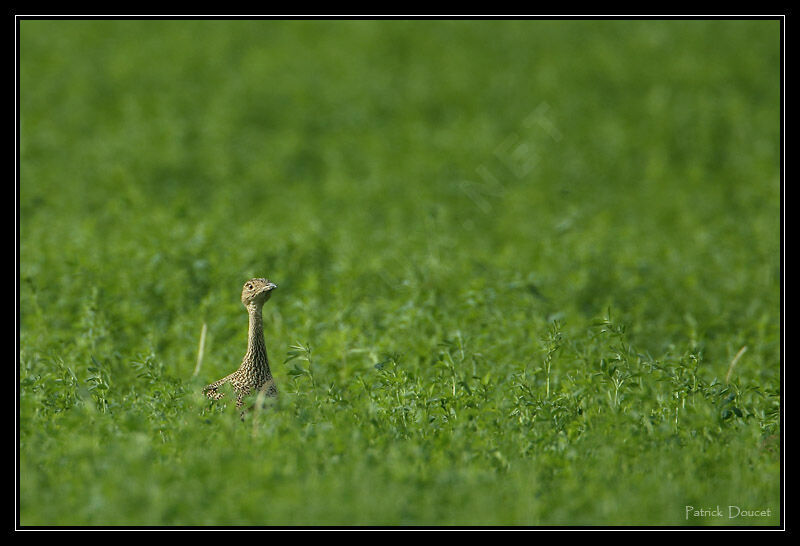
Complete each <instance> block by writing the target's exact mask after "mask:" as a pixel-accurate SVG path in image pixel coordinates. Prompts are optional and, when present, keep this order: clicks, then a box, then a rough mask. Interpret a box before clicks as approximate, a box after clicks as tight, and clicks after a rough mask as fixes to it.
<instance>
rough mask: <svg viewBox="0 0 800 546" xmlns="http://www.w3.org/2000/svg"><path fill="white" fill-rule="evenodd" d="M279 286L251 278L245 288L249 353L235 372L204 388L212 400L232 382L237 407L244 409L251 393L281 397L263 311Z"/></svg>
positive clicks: (244, 299)
mask: <svg viewBox="0 0 800 546" xmlns="http://www.w3.org/2000/svg"><path fill="white" fill-rule="evenodd" d="M277 287H278V285H276V284H275V283H273V282H271V281H269V280H267V279H261V278H259V279H250V280H249V281H247V282H246V283H244V286H243V287H242V304H243V305H244V306H245V308H246V309H247V314H248V316H249V327H248V330H247V352H246V353H245V354H244V358H243V359H242V364H241V365H240V366H239V369H237V370H236V371H235V372H233V373H232V374H230V375H226V376H225V377H223V378H222V379H220V380H219V381H215V382H213V383H211V384H210V385H206V386H205V387H203V393H204V394H205V395H206V396H207V397H208V398H210V399H212V400H219V399H221V398H222V397H224V396H225V393H224V392H220V390H219V389H220V387H222V385H224V384H226V383H230V384H231V386H232V387H233V390H234V392H235V393H236V407H237V408H239V409H241V407H242V405H243V404H244V399H245V397H246V396H248V395H249V394H253V393H255V394H259V393H263V394H264V395H265V396H277V395H278V389H277V387H276V386H275V381H274V380H273V378H272V372H271V371H270V369H269V359H268V358H267V347H266V345H265V344H264V327H263V323H262V319H261V311H262V308H263V307H264V303H266V301H267V300H269V298H270V296H271V295H272V291H273V290H275V289H276V288H277Z"/></svg>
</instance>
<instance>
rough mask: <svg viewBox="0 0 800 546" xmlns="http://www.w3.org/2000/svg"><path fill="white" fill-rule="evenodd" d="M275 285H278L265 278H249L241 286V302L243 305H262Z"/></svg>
mask: <svg viewBox="0 0 800 546" xmlns="http://www.w3.org/2000/svg"><path fill="white" fill-rule="evenodd" d="M277 287H278V285H276V284H275V283H272V282H270V281H268V280H267V279H250V280H249V281H247V282H246V283H244V286H243V287H242V303H243V304H244V305H245V307H247V306H250V305H262V304H263V303H264V302H265V301H267V300H268V299H269V296H270V294H272V291H273V290H275V289H276V288H277Z"/></svg>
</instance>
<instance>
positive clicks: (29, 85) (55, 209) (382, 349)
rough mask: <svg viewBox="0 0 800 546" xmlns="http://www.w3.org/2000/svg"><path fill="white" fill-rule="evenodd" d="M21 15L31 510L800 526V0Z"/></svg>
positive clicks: (24, 494)
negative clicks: (251, 315)
mask: <svg viewBox="0 0 800 546" xmlns="http://www.w3.org/2000/svg"><path fill="white" fill-rule="evenodd" d="M19 43H20V50H19V53H20V58H19V59H20V61H19V75H20V82H19V83H20V95H19V112H20V140H19V145H20V148H19V154H20V171H19V173H20V183H19V200H18V204H19V362H18V370H19V391H18V392H19V413H18V415H19V484H18V485H19V502H20V504H19V512H18V514H19V524H21V525H23V526H39V525H124V526H131V525H278V526H283V525H457V526H462V525H525V526H528V525H533V526H538V525H773V526H774V525H778V524H779V523H780V520H781V512H780V509H781V504H780V493H781V487H780V484H781V482H780V479H781V475H780V468H781V467H780V452H781V450H780V447H781V446H780V426H781V423H780V404H781V345H780V342H781V292H780V284H781V260H780V257H781V229H780V228H781V225H780V204H781V201H780V198H781V177H780V157H781V156H780V145H781V141H780V123H779V121H780V97H781V95H780V93H781V88H780V70H781V57H780V22H779V21H768V20H764V21H719V20H717V21H633V20H629V21H617V22H615V21H574V20H573V21H451V22H448V21H416V22H404V21H303V22H290V21H66V20H61V21H59V20H55V21H37V20H23V21H21V22H20V36H19ZM250 277H268V278H269V279H271V280H273V281H274V282H276V283H277V284H278V286H279V288H278V289H277V290H276V291H275V293H274V294H273V296H272V299H271V300H270V301H269V302H268V303H267V304H266V306H265V308H264V327H265V333H266V342H267V348H268V350H269V354H270V358H271V363H272V371H273V374H274V375H275V378H276V382H277V385H278V389H279V391H280V396H279V397H278V399H277V400H275V401H271V402H269V403H268V404H267V407H266V408H265V409H264V410H263V411H261V412H255V413H251V414H249V415H248V417H247V418H246V419H245V421H244V422H242V421H240V419H239V416H238V412H237V411H236V409H235V408H234V407H233V404H232V403H231V402H230V400H228V403H227V404H225V403H219V402H217V403H213V402H210V401H208V400H206V399H205V398H204V397H203V395H202V393H201V392H200V391H201V388H202V387H203V385H205V384H206V383H210V382H211V381H214V380H216V379H219V378H220V377H222V376H224V375H226V374H228V373H230V372H232V371H234V370H235V369H236V367H237V366H238V365H239V363H240V362H241V358H242V355H243V354H244V351H245V345H246V334H247V314H246V313H245V310H244V308H243V307H242V305H241V303H240V301H239V295H240V292H241V288H242V284H243V283H244V282H245V281H246V280H247V279H248V278H250ZM204 324H205V325H206V327H207V335H206V339H205V347H204V358H203V361H202V366H201V368H200V370H199V373H197V375H193V371H194V370H195V365H196V362H197V356H198V346H199V339H200V333H201V330H202V328H203V325H204ZM743 348H745V349H744V351H743V352H741V351H742V350H743ZM737 354H738V355H739V358H738V360H735V357H736V356H737ZM734 361H735V362H734ZM732 363H734V365H733V366H732V365H731V364H732ZM229 398H230V396H229V397H228V399H229ZM731 505H734V506H738V507H739V508H740V509H741V510H751V511H752V510H759V511H762V510H763V511H768V512H769V515H750V516H740V517H738V518H733V519H731V518H730V517H728V515H729V514H728V507H729V506H731ZM687 506H691V507H693V508H694V510H698V511H699V510H701V509H702V510H707V511H708V512H711V511H712V510H714V509H715V508H716V507H717V506H719V507H720V508H721V509H722V511H723V512H724V516H722V517H721V516H715V515H710V514H708V513H706V514H700V515H697V516H696V515H694V514H693V513H692V514H687Z"/></svg>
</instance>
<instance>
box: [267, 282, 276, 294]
mask: <svg viewBox="0 0 800 546" xmlns="http://www.w3.org/2000/svg"><path fill="white" fill-rule="evenodd" d="M276 288H278V285H277V284H275V283H273V282H268V283H267V290H269V291H270V292H271V291H272V290H275V289H276Z"/></svg>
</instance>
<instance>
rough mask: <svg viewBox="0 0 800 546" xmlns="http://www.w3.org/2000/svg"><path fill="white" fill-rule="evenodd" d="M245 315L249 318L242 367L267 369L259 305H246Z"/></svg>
mask: <svg viewBox="0 0 800 546" xmlns="http://www.w3.org/2000/svg"><path fill="white" fill-rule="evenodd" d="M247 314H248V315H249V317H250V325H249V327H248V329H247V353H245V355H244V360H243V361H242V366H257V367H266V368H267V369H269V364H268V361H267V348H266V345H264V326H263V323H262V320H261V305H253V304H251V305H248V306H247Z"/></svg>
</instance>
